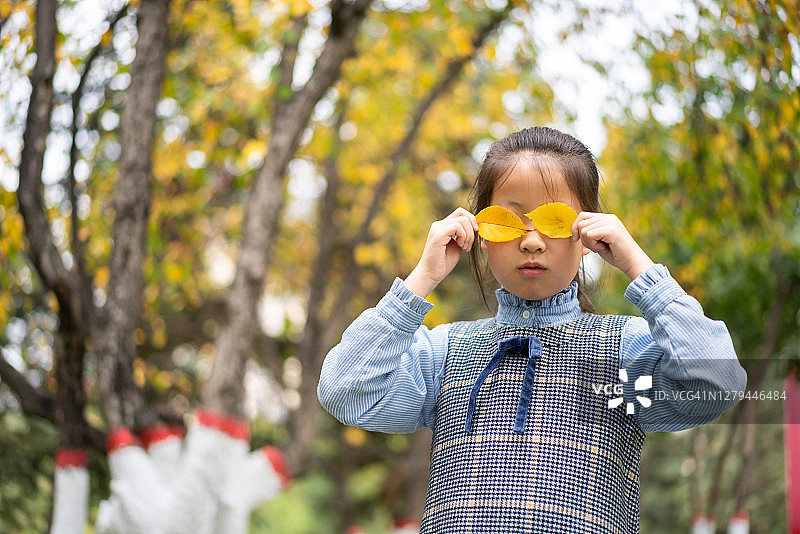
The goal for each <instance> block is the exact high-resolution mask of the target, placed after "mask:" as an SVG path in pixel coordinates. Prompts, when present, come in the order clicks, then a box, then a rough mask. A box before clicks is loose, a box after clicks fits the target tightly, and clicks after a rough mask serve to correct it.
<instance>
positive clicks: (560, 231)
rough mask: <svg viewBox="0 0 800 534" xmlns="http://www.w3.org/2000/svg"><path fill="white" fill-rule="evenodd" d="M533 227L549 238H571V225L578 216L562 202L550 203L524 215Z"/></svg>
mask: <svg viewBox="0 0 800 534" xmlns="http://www.w3.org/2000/svg"><path fill="white" fill-rule="evenodd" d="M525 216H526V217H528V218H529V219H530V220H531V221H533V226H535V227H536V229H537V230H539V232H541V233H543V234H544V235H546V236H547V237H549V238H553V239H555V238H563V237H572V223H574V222H575V219H576V218H577V217H578V214H577V213H576V212H575V210H574V209H572V208H571V207H570V206H568V205H566V204H564V203H563V202H550V203H549V204H544V205H542V206H539V207H538V208H536V209H535V210H533V211H531V212H529V213H526V214H525Z"/></svg>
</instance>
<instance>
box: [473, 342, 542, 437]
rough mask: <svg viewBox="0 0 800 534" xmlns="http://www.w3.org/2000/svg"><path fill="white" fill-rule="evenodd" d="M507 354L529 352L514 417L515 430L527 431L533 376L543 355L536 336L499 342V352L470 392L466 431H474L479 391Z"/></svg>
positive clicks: (540, 344) (517, 431)
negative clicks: (537, 362) (473, 423)
mask: <svg viewBox="0 0 800 534" xmlns="http://www.w3.org/2000/svg"><path fill="white" fill-rule="evenodd" d="M507 354H527V355H528V363H527V365H526V366H525V378H524V379H523V380H522V390H521V391H520V394H519V404H517V416H516V418H515V419H514V432H516V433H517V434H522V433H523V432H524V431H525V421H526V420H527V418H528V408H529V407H530V404H531V395H532V394H533V377H534V373H535V372H536V361H537V360H539V359H540V358H541V357H542V342H541V341H540V340H539V338H537V337H536V336H527V337H520V336H515V337H511V338H508V339H504V340H503V341H501V342H500V343H498V344H497V352H496V353H495V355H494V356H492V358H491V359H490V360H489V363H487V364H486V367H484V369H483V371H482V372H481V374H480V375H479V376H478V379H477V380H476V381H475V385H474V386H472V391H471V392H470V394H469V404H467V423H466V431H467V432H469V433H472V422H473V419H474V416H475V402H476V401H477V399H478V392H479V391H480V389H481V386H482V385H483V382H484V381H485V380H486V378H487V377H488V376H489V375H490V374H491V373H492V371H494V370H495V369H497V367H498V366H499V365H500V361H501V360H502V359H503V357H504V356H506V355H507Z"/></svg>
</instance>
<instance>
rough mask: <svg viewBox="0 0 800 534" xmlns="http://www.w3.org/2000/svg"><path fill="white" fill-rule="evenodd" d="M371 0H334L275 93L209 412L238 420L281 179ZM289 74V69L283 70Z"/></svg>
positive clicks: (219, 343)
mask: <svg viewBox="0 0 800 534" xmlns="http://www.w3.org/2000/svg"><path fill="white" fill-rule="evenodd" d="M369 3H370V0H355V1H353V2H346V1H345V0H334V2H333V3H332V4H331V25H330V33H329V35H328V39H327V41H326V43H325V47H324V48H323V51H322V53H321V54H320V57H319V59H317V62H316V65H315V67H314V71H313V74H312V75H311V78H310V79H309V80H308V83H306V85H305V86H304V87H303V88H302V89H301V90H299V91H298V92H296V93H294V94H293V96H292V97H291V98H290V99H288V100H286V101H283V100H280V99H281V98H282V94H283V91H281V90H280V89H281V88H280V87H279V88H278V90H277V91H276V95H277V96H276V98H278V99H279V100H278V102H277V103H276V106H275V109H276V112H275V116H274V118H273V121H272V131H271V135H270V138H269V147H268V150H267V155H266V157H265V158H264V164H263V165H262V167H261V168H260V169H259V171H258V173H257V174H256V178H255V183H254V184H253V189H252V191H251V192H250V194H249V195H248V197H247V204H246V206H245V214H244V222H243V229H242V240H241V243H240V246H239V251H240V252H239V258H238V261H237V265H236V275H235V277H234V281H233V285H232V286H231V288H230V290H229V291H228V296H227V301H226V304H227V309H228V322H227V323H226V324H225V325H224V326H223V327H222V329H221V331H220V333H219V336H218V337H217V340H216V343H215V351H214V365H213V368H212V371H211V376H210V377H209V380H208V382H207V383H206V384H205V386H204V388H203V393H202V400H203V403H204V405H205V406H207V407H208V408H210V409H212V410H214V411H217V412H220V413H225V414H229V415H232V416H238V417H240V416H241V415H242V403H243V400H244V388H243V377H244V367H245V363H246V361H247V358H248V357H249V355H250V348H251V346H252V343H253V339H254V334H255V328H256V317H257V312H256V306H257V303H258V299H259V297H260V295H261V290H262V288H263V286H264V280H265V276H266V270H267V265H268V263H269V257H270V253H271V249H272V243H273V241H274V237H275V232H276V227H277V222H278V218H279V215H280V212H281V209H282V207H283V203H284V196H283V178H284V174H285V172H286V165H287V164H288V163H289V160H290V159H291V157H292V154H293V153H294V150H295V148H296V146H297V142H298V139H299V137H300V133H301V132H302V130H303V128H305V126H306V124H307V123H308V121H309V119H310V117H311V113H312V112H313V111H314V107H315V106H316V104H317V102H319V101H320V99H321V98H322V97H323V96H324V94H325V92H326V91H327V90H328V89H329V88H330V87H331V86H332V85H333V84H334V83H335V82H336V81H337V80H338V79H339V73H340V70H341V66H342V63H343V62H344V60H345V59H347V57H349V56H350V55H351V54H353V51H354V42H355V38H356V35H357V34H358V31H359V28H360V26H361V22H362V21H363V19H364V17H365V16H366V12H367V8H368V6H369ZM283 70H284V71H289V69H283Z"/></svg>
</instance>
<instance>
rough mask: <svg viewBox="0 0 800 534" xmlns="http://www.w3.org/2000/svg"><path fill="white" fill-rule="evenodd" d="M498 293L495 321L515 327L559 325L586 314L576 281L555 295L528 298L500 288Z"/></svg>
mask: <svg viewBox="0 0 800 534" xmlns="http://www.w3.org/2000/svg"><path fill="white" fill-rule="evenodd" d="M495 294H496V295H497V302H498V304H499V306H498V309H497V316H496V318H495V320H496V321H497V322H498V323H499V324H507V325H514V326H536V327H546V326H557V325H562V324H566V323H569V322H572V321H574V320H575V319H577V318H579V317H580V316H581V315H583V312H582V311H581V307H580V304H579V303H578V283H577V282H572V284H570V285H569V286H567V287H565V288H564V289H562V290H561V291H560V292H558V293H556V294H555V295H553V296H552V297H547V298H546V299H542V300H525V299H522V298H520V297H518V296H516V295H512V294H511V293H509V292H508V291H507V290H505V289H503V288H500V289H498V290H497V291H496V292H495Z"/></svg>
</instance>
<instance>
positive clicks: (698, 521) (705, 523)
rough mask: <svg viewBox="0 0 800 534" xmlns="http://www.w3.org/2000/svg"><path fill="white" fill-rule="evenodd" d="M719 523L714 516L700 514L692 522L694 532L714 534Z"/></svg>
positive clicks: (694, 533)
mask: <svg viewBox="0 0 800 534" xmlns="http://www.w3.org/2000/svg"><path fill="white" fill-rule="evenodd" d="M716 528H717V523H716V521H715V520H714V519H713V518H710V517H706V516H704V515H699V516H697V517H695V518H694V521H693V522H692V534H714V532H716Z"/></svg>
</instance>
